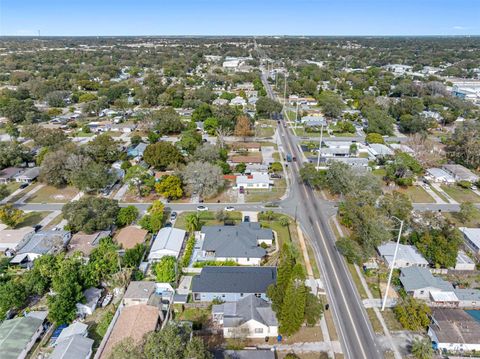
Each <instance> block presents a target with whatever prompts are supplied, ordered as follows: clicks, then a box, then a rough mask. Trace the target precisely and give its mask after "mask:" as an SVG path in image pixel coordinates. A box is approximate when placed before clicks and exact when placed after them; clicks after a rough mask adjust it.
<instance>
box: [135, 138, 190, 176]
mask: <svg viewBox="0 0 480 359" xmlns="http://www.w3.org/2000/svg"><path fill="white" fill-rule="evenodd" d="M143 159H144V160H145V162H146V163H147V164H149V165H150V166H152V167H154V168H155V169H157V170H160V171H164V170H165V169H167V168H168V167H171V166H174V165H177V164H179V163H183V162H184V158H183V156H182V154H181V153H180V151H179V150H178V149H177V147H175V146H174V145H172V144H171V143H169V142H157V143H154V144H151V145H148V146H147V148H146V149H145V152H144V153H143Z"/></svg>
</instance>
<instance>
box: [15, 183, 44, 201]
mask: <svg viewBox="0 0 480 359" xmlns="http://www.w3.org/2000/svg"><path fill="white" fill-rule="evenodd" d="M38 185H39V183H38V182H35V183H33V184H31V185H29V186H27V187H25V188H24V189H23V190H21V191H20V192H19V193H17V194H16V195H15V196H13V197H12V198H10V200H9V201H8V202H9V203H15V202H17V201H18V200H19V199H21V198H22V197H23V196H25V195H26V194H27V193H28V192H30V191H31V190H33V189H34V188H35V187H37V186H38Z"/></svg>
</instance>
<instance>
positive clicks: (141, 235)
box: [115, 226, 148, 250]
mask: <svg viewBox="0 0 480 359" xmlns="http://www.w3.org/2000/svg"><path fill="white" fill-rule="evenodd" d="M147 234H148V231H147V230H145V229H142V228H140V227H138V226H127V227H125V228H122V229H121V230H120V232H118V234H117V235H116V236H115V241H116V242H117V243H118V244H119V245H120V246H121V247H122V249H124V250H126V249H131V248H133V247H135V246H136V245H137V244H142V243H145V238H146V237H147Z"/></svg>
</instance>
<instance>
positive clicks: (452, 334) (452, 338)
mask: <svg viewBox="0 0 480 359" xmlns="http://www.w3.org/2000/svg"><path fill="white" fill-rule="evenodd" d="M428 336H429V337H430V338H431V340H432V344H433V347H434V349H438V350H440V351H446V352H450V353H464V352H470V351H474V350H475V351H478V350H480V323H479V322H478V320H476V319H475V318H473V317H472V316H471V315H469V314H468V313H467V312H465V311H463V310H460V309H434V310H433V313H432V323H431V324H430V326H429V328H428Z"/></svg>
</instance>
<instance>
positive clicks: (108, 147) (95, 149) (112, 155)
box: [85, 134, 120, 163]
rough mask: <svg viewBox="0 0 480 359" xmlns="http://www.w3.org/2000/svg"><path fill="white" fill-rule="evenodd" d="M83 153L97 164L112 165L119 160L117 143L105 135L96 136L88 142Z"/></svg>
mask: <svg viewBox="0 0 480 359" xmlns="http://www.w3.org/2000/svg"><path fill="white" fill-rule="evenodd" d="M85 151H86V153H88V154H89V156H90V157H91V158H92V159H93V160H95V161H97V162H102V163H113V162H115V161H117V160H118V159H119V158H120V147H119V143H118V142H117V141H115V140H114V139H113V138H112V137H111V136H110V135H107V134H102V135H98V136H96V137H95V138H94V139H93V140H92V141H90V142H88V144H87V145H86V146H85Z"/></svg>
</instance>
